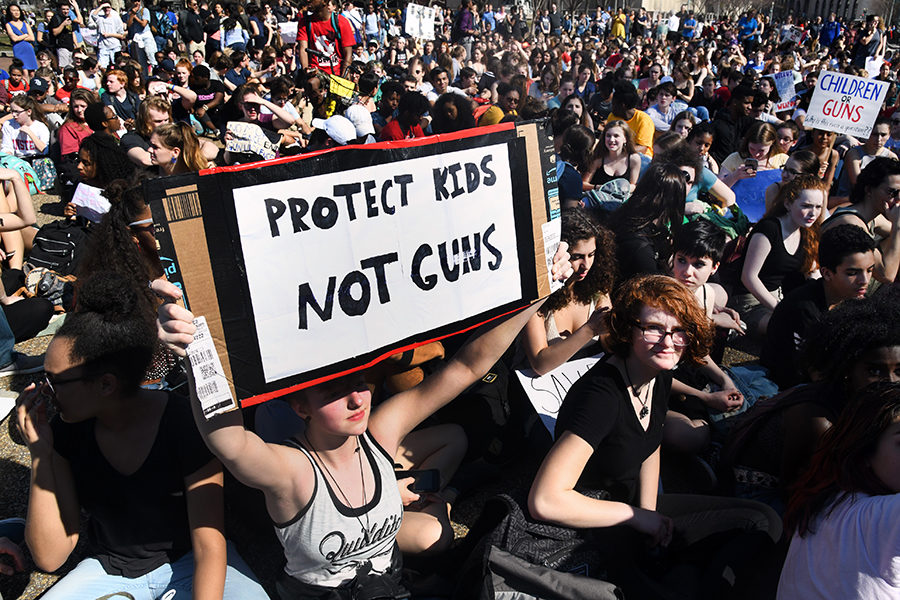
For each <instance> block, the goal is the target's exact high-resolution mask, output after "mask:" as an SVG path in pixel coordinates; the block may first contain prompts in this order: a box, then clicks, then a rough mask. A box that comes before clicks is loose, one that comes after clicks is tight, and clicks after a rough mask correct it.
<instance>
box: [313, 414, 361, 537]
mask: <svg viewBox="0 0 900 600" xmlns="http://www.w3.org/2000/svg"><path fill="white" fill-rule="evenodd" d="M303 438H304V439H305V440H306V444H307V445H308V446H309V448H310V450H312V451H313V454H315V456H316V463H318V464H320V465H322V468H323V469H324V470H325V473H327V474H328V477H329V478H331V481H332V482H334V487H336V488H337V490H338V491H339V492H340V493H341V496H342V497H343V498H344V502H345V503H346V506H347V507H348V508H353V506H352V505H351V503H350V499H349V498H347V494H345V493H344V490H343V489H342V488H341V484H339V483H338V480H337V479H335V477H334V475H332V474H331V471H330V470H329V469H328V465H327V464H325V461H324V460H322V457H321V456H319V451H318V450H316V448H315V446H313V445H312V442H310V441H309V436H308V435H307V434H306V432H305V431H304V432H303ZM359 448H360V446H359V437H357V438H356V450H355V452H356V457H357V458H358V459H359V480H360V481H361V482H362V493H363V506H365V504H366V498H367V497H368V496H367V494H366V477H365V474H364V473H363V464H362V452H360V451H359ZM364 514H365V516H366V522H365V523H363V520H362V519H360V518H359V515H355V516H356V520H357V521H359V526H360V527H361V528H362V531H363V541H364V542H365V544H366V545H369V513H368V512H366V513H364Z"/></svg>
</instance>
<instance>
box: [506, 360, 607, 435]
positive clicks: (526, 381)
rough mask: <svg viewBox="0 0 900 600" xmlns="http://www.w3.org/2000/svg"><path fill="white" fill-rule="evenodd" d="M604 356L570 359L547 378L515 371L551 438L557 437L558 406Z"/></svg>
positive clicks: (531, 372)
mask: <svg viewBox="0 0 900 600" xmlns="http://www.w3.org/2000/svg"><path fill="white" fill-rule="evenodd" d="M603 356H604V354H603V353H602V352H601V353H600V354H597V355H595V356H590V357H587V358H579V359H576V360H570V361H569V362H567V363H563V364H562V365H560V366H558V367H556V368H555V369H553V370H552V371H550V372H549V373H547V374H545V375H536V374H535V372H534V371H532V370H531V369H522V370H517V371H516V376H517V377H518V378H519V383H521V384H522V388H523V389H524V390H525V395H527V396H528V399H529V400H530V401H531V405H532V406H533V407H534V410H535V411H537V414H538V416H539V417H540V418H541V422H543V423H544V427H546V428H547V431H549V432H550V437H554V432H555V430H556V415H557V414H559V407H560V406H562V403H563V400H565V398H566V394H567V393H568V392H569V389H570V388H571V387H572V386H573V385H574V384H575V382H576V381H578V380H579V379H581V377H582V376H583V375H584V374H585V373H587V372H588V371H589V370H590V369H591V367H593V366H594V365H595V364H597V361H599V360H600V359H601V358H602V357H603Z"/></svg>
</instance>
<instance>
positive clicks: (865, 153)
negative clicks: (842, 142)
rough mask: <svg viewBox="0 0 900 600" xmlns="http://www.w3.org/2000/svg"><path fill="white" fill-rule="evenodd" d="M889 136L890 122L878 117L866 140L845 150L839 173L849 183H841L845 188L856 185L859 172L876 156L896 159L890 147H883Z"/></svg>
mask: <svg viewBox="0 0 900 600" xmlns="http://www.w3.org/2000/svg"><path fill="white" fill-rule="evenodd" d="M889 137H891V122H890V120H889V119H887V118H885V117H879V118H878V119H876V120H875V125H873V126H872V132H871V133H870V134H869V137H868V138H867V139H866V141H865V142H864V143H862V144H860V145H859V146H854V147H852V148H850V149H849V150H847V152H846V153H845V154H844V170H843V172H842V173H841V179H844V178H846V180H847V183H849V185H847V184H846V183H844V184H843V187H844V188H845V189H849V187H850V186H853V185H856V180H857V178H858V177H859V174H860V173H861V172H862V170H863V169H865V168H866V167H867V166H868V165H869V163H871V162H872V161H873V160H875V159H876V158H878V157H884V158H893V159H894V160H897V155H896V154H894V152H893V151H892V150H891V149H889V148H887V147H885V143H886V142H887V141H888V138H889ZM839 195H840V192H839Z"/></svg>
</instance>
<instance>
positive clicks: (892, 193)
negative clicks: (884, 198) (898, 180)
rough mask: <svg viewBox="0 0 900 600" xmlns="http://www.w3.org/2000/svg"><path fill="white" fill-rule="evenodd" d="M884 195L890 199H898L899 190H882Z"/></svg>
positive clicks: (899, 195)
mask: <svg viewBox="0 0 900 600" xmlns="http://www.w3.org/2000/svg"><path fill="white" fill-rule="evenodd" d="M882 189H883V190H884V188H882ZM884 193H885V194H887V195H888V196H890V197H891V198H900V189H897V188H888V189H886V190H884Z"/></svg>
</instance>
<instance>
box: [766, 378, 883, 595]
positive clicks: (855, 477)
mask: <svg viewBox="0 0 900 600" xmlns="http://www.w3.org/2000/svg"><path fill="white" fill-rule="evenodd" d="M898 436H900V385H898V384H897V383H883V384H878V385H874V386H870V387H868V388H866V389H865V390H864V391H863V392H861V393H860V394H859V396H858V397H857V398H855V399H854V401H853V403H852V404H851V405H850V406H848V407H847V410H845V411H844V412H843V413H842V414H841V417H840V419H838V422H837V423H835V425H834V427H833V428H832V430H831V431H829V432H828V433H827V434H826V436H825V439H824V440H823V442H822V446H821V447H820V448H819V450H818V451H817V452H816V454H815V456H814V457H813V461H812V465H811V466H810V468H809V470H808V471H807V472H806V473H805V474H804V475H803V477H802V478H801V479H800V480H799V481H798V483H797V487H796V489H795V490H794V493H793V494H792V495H791V500H790V503H789V504H788V510H787V512H786V513H785V524H786V526H787V531H789V532H791V533H792V536H793V537H792V538H791V545H790V548H789V549H788V554H787V558H786V559H785V562H784V567H783V569H782V571H781V580H780V581H779V582H778V596H777V598H778V600H794V599H795V598H797V599H800V600H803V599H805V598H813V597H815V598H820V599H823V600H838V599H844V598H894V597H896V596H897V590H898V588H900V574H898V572H897V569H896V565H897V559H898V549H897V540H898V539H900V476H898V471H897V465H898V461H897V438H898ZM812 590H815V592H813V591H812Z"/></svg>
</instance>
